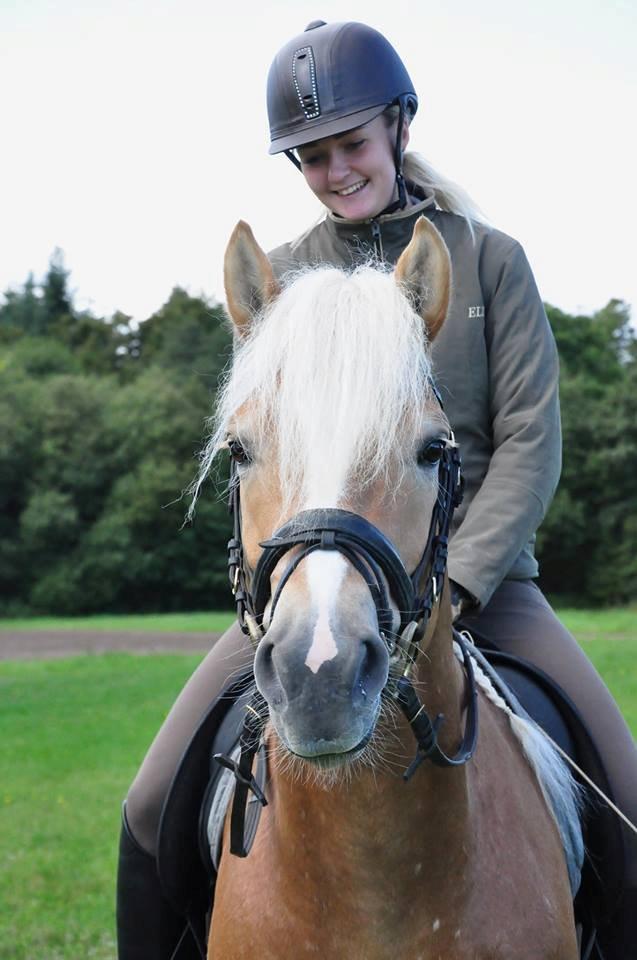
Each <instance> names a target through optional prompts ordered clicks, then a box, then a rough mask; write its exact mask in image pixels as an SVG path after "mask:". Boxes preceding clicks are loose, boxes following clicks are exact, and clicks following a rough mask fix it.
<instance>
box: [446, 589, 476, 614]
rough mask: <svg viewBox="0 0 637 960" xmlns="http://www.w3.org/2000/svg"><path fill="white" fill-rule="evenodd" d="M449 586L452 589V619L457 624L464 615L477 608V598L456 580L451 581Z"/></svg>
mask: <svg viewBox="0 0 637 960" xmlns="http://www.w3.org/2000/svg"><path fill="white" fill-rule="evenodd" d="M449 586H450V587H451V619H452V621H453V623H455V622H456V620H459V619H460V618H461V617H462V615H463V614H465V613H468V612H469V611H470V610H472V609H473V608H474V607H476V606H477V603H476V599H475V597H473V596H472V595H471V594H470V593H469V591H468V590H465V588H464V587H462V586H460V584H459V583H456V581H455V580H450V581H449Z"/></svg>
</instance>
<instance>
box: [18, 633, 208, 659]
mask: <svg viewBox="0 0 637 960" xmlns="http://www.w3.org/2000/svg"><path fill="white" fill-rule="evenodd" d="M218 636H219V634H216V633H164V632H161V633H149V632H147V631H143V630H139V631H134V630H122V631H117V632H110V631H108V630H0V660H35V659H38V658H51V657H72V656H74V655H77V654H81V653H107V652H111V651H127V652H130V653H205V652H206V651H208V650H209V649H210V647H211V646H212V644H213V643H214V641H215V640H216V639H217V637H218Z"/></svg>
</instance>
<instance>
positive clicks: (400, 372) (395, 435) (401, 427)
mask: <svg viewBox="0 0 637 960" xmlns="http://www.w3.org/2000/svg"><path fill="white" fill-rule="evenodd" d="M430 375H431V365H430V360H429V356H428V347H427V344H426V338H425V334H424V330H423V322H422V319H421V318H420V316H418V314H416V313H415V312H414V310H413V309H412V307H411V305H410V303H409V301H408V299H407V297H406V296H405V295H404V294H403V292H402V291H401V289H400V288H399V286H398V285H397V284H396V282H395V280H394V279H393V276H392V274H391V273H389V272H387V271H386V270H385V269H382V268H381V269H379V268H378V267H377V266H370V265H365V266H361V267H358V268H357V269H356V270H354V271H353V272H351V273H345V272H344V271H342V270H338V269H336V268H333V267H321V268H307V269H304V270H302V271H300V272H299V273H296V274H294V275H293V276H291V277H290V278H289V280H288V282H287V283H286V285H285V287H284V289H283V291H282V293H281V295H280V296H279V297H278V298H277V299H276V300H275V302H274V303H273V304H272V305H271V306H270V307H269V308H268V309H266V311H265V312H264V313H263V315H261V316H260V317H258V318H256V319H255V322H254V325H253V328H252V331H251V334H250V336H249V337H248V338H247V339H245V340H244V341H243V342H242V343H241V344H240V345H239V346H238V348H237V350H236V351H235V355H234V360H233V363H232V367H231V370H230V372H229V375H228V379H227V381H226V383H225V386H224V388H223V390H222V392H221V395H220V397H219V401H218V408H217V416H216V418H215V423H214V432H213V434H212V436H211V438H210V441H209V443H208V445H207V447H206V449H205V450H204V452H203V455H202V470H201V474H200V481H199V482H201V480H202V479H203V477H204V476H205V474H206V473H207V471H208V469H209V467H210V465H211V462H212V459H213V458H214V455H215V453H216V451H217V450H218V449H219V447H220V445H223V442H224V440H225V438H226V436H227V434H228V431H229V430H231V429H234V430H236V429H237V424H238V426H239V434H240V435H239V439H240V440H242V441H243V440H245V442H246V444H247V445H248V446H250V447H253V448H254V449H257V450H261V451H264V453H266V455H269V453H270V451H271V452H272V455H273V456H275V455H276V456H277V457H278V462H279V468H280V477H281V489H282V493H283V498H284V500H285V501H287V502H291V501H292V500H293V499H297V498H298V500H299V501H300V502H301V503H302V504H303V505H304V506H328V505H335V504H336V503H337V502H338V501H339V499H341V498H342V497H343V496H344V495H345V493H346V492H347V490H348V489H349V487H350V484H356V486H359V485H363V484H365V483H369V482H370V481H372V480H374V479H376V478H377V477H379V476H380V475H381V474H383V472H384V471H385V470H386V469H387V467H388V466H389V464H390V463H392V464H395V462H396V461H395V460H394V459H393V458H394V457H396V456H397V457H398V462H399V464H400V457H401V456H403V457H405V458H406V457H408V456H410V455H413V452H414V445H415V444H416V443H417V441H418V434H419V432H420V423H419V420H420V418H421V417H422V415H423V412H424V410H425V405H426V401H427V399H428V398H430V397H431V389H430V385H429V378H430ZM246 411H248V412H247V413H246ZM239 412H240V413H241V416H240V417H237V414H238V413H239ZM234 421H236V423H234V426H233V422H234ZM242 431H243V433H244V434H245V436H243V435H242ZM401 437H402V442H401Z"/></svg>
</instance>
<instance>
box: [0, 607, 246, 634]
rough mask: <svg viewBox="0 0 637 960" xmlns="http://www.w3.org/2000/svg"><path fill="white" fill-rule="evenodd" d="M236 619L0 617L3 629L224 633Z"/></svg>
mask: <svg viewBox="0 0 637 960" xmlns="http://www.w3.org/2000/svg"><path fill="white" fill-rule="evenodd" d="M235 618H236V614H235V613H234V612H230V611H228V612H225V611H224V612H222V613H216V612H213V613H205V612H203V613H157V614H152V613H148V614H120V615H117V614H112V615H111V614H103V615H102V614H100V615H98V616H92V617H21V618H19V619H15V620H13V619H12V620H7V619H4V620H3V619H1V618H0V630H12V631H13V630H103V631H105V632H112V631H114V630H147V631H148V632H149V633H156V632H157V631H162V632H163V631H167V632H175V633H211V632H212V633H222V632H223V631H224V630H226V629H227V628H228V627H229V626H230V624H231V623H232V621H233V620H234V619H235Z"/></svg>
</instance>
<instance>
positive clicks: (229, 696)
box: [157, 639, 624, 960]
mask: <svg viewBox="0 0 637 960" xmlns="http://www.w3.org/2000/svg"><path fill="white" fill-rule="evenodd" d="M479 651H480V652H481V653H482V654H483V656H484V657H485V658H486V659H487V661H488V663H489V664H490V665H491V666H492V667H493V668H494V669H495V670H496V672H497V674H498V676H499V678H500V680H501V681H502V682H504V683H505V684H506V685H507V686H508V688H509V689H510V690H511V691H512V692H513V694H514V697H513V700H515V699H517V700H518V701H519V702H520V704H521V705H522V707H523V709H524V710H525V711H526V712H527V713H528V714H530V716H531V717H532V718H533V719H534V720H535V721H536V722H537V723H538V724H539V725H540V726H541V727H542V728H543V729H544V730H545V731H546V732H547V733H548V734H549V736H550V737H551V738H552V739H553V740H554V741H555V742H556V743H557V744H558V745H559V746H560V747H561V748H562V749H563V750H564V751H565V752H566V753H567V754H568V755H569V756H570V757H571V758H572V759H573V760H574V761H575V762H576V763H577V765H578V766H579V767H581V768H582V769H583V770H584V771H585V772H586V774H587V775H588V776H589V777H590V778H591V779H592V780H593V781H594V782H595V783H596V784H597V785H598V786H599V787H600V788H601V789H602V790H603V791H604V793H606V795H607V796H609V797H610V787H609V784H608V781H607V778H606V774H605V772H604V767H603V764H602V761H601V758H600V756H599V753H598V752H597V750H596V748H595V746H594V744H593V741H592V739H591V737H590V734H589V733H588V731H587V729H586V726H585V724H584V722H583V720H582V717H581V716H580V714H579V712H578V710H577V708H576V707H575V705H574V704H573V702H572V701H571V700H570V699H569V698H568V697H567V695H566V694H565V693H564V691H563V690H562V689H561V688H560V687H559V686H558V685H557V684H556V683H555V682H554V681H553V680H552V679H551V678H550V677H549V676H547V675H546V674H545V673H543V672H542V671H541V670H539V669H538V668H536V667H535V666H533V665H532V664H530V663H529V662H528V661H525V660H522V659H521V658H518V657H514V656H512V655H510V654H506V653H503V652H501V651H499V650H496V649H495V648H494V647H493V646H492V645H490V644H489V643H488V642H487V641H484V640H482V639H480V641H479ZM253 691H254V677H253V674H252V672H251V671H247V672H245V673H244V674H242V675H241V676H239V677H238V678H236V679H234V680H233V681H232V682H231V683H230V684H229V685H228V686H227V687H226V688H225V689H224V690H223V692H222V693H221V695H220V696H219V697H218V698H217V699H216V700H215V701H213V703H211V705H210V707H209V709H208V711H207V712H206V714H205V715H204V717H203V718H202V720H201V722H200V724H199V727H198V728H197V730H196V731H195V734H194V735H193V737H192V739H191V741H190V743H189V745H188V747H187V748H186V750H185V751H184V754H183V756H182V759H181V761H180V763H179V766H178V768H177V771H176V773H175V776H174V778H173V781H172V783H171V786H170V789H169V791H168V794H167V797H166V801H165V803H164V807H163V811H162V816H161V821H160V828H159V843H158V854H157V868H158V873H159V878H160V882H161V884H162V887H163V890H164V894H165V896H166V898H167V899H168V901H169V902H170V903H171V905H172V906H173V908H174V910H175V911H176V912H177V913H178V914H180V915H181V916H183V917H184V918H185V924H186V925H187V927H188V935H187V936H184V937H183V938H182V941H181V943H180V946H179V948H178V952H177V953H176V954H175V956H174V958H173V960H200V958H202V957H204V958H205V956H206V952H205V950H206V948H205V944H206V940H207V931H208V929H209V923H210V915H211V910H212V903H213V900H214V889H215V883H216V877H217V871H218V868H219V858H220V851H221V838H222V832H223V823H224V820H225V816H226V813H227V810H228V807H229V804H230V801H231V798H232V793H233V790H234V785H235V781H234V777H233V775H232V774H231V773H230V772H229V771H228V770H227V769H225V768H224V767H222V766H221V765H220V764H219V763H218V762H217V761H216V760H214V755H215V754H217V753H222V754H225V755H226V756H227V757H232V756H233V754H235V755H236V752H237V750H238V743H239V739H240V735H241V731H242V728H243V722H244V716H245V706H246V703H247V701H248V700H249V699H250V697H251V695H252V693H253ZM266 773H267V770H266V756H265V750H264V749H261V750H260V751H259V753H258V754H257V757H256V762H255V771H254V776H255V780H256V782H257V784H258V786H259V787H260V788H261V789H264V787H265V782H266ZM266 792H267V791H266ZM611 799H612V797H611ZM260 811H261V806H260V804H258V803H252V804H250V803H249V804H248V807H247V813H246V835H247V836H248V837H252V836H254V833H255V832H256V829H257V825H258V819H259V814H260ZM584 835H585V843H586V859H585V864H584V868H583V871H582V882H581V885H580V888H579V891H578V893H577V896H576V898H575V904H574V905H575V915H576V918H577V919H578V922H580V923H581V924H582V927H583V929H584V938H583V940H584V941H586V939H589V940H590V938H591V935H592V934H593V933H594V931H595V929H599V928H600V927H604V926H605V925H606V923H607V922H608V920H609V918H610V917H611V916H612V914H613V913H614V911H615V908H616V905H617V902H618V899H619V896H620V894H621V889H622V881H623V874H624V862H623V858H624V854H623V844H622V839H621V828H620V824H619V820H618V819H617V817H616V816H615V815H614V814H613V812H612V811H611V810H610V808H609V807H607V806H606V804H603V803H602V802H601V801H599V800H598V799H597V798H596V796H595V795H593V794H592V793H591V792H590V791H586V804H585V808H584ZM583 955H586V954H583ZM589 955H590V956H594V955H593V954H589Z"/></svg>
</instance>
